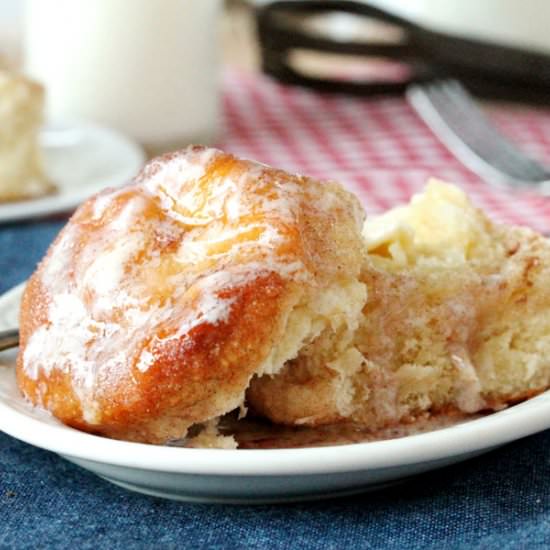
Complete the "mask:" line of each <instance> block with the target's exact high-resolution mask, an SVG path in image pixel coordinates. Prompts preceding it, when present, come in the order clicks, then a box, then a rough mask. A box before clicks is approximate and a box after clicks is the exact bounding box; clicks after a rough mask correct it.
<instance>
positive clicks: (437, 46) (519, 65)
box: [257, 0, 550, 102]
mask: <svg viewBox="0 0 550 550" xmlns="http://www.w3.org/2000/svg"><path fill="white" fill-rule="evenodd" d="M333 12H337V13H338V12H339V13H342V12H343V13H348V14H353V15H356V16H358V17H365V18H369V19H373V20H375V21H380V22H383V23H386V24H391V25H393V26H395V27H397V28H398V29H399V30H400V31H402V32H401V35H402V39H401V40H400V41H399V42H396V43H388V42H386V41H377V40H368V41H367V40H365V41H348V42H346V41H337V40H332V39H330V38H327V37H324V36H320V35H316V34H312V33H309V32H306V31H304V30H303V29H300V28H296V27H295V26H293V25H289V24H288V15H305V16H308V15H318V14H325V13H333ZM285 16H286V17H285ZM257 27H258V33H259V38H260V44H261V50H262V65H263V70H264V71H265V72H266V73H268V74H271V75H272V76H274V77H276V78H278V79H279V80H282V81H284V82H287V83H291V84H300V85H305V86H310V87H313V88H316V89H319V90H325V91H336V92H346V93H354V94H361V95H365V94H379V93H401V92H402V91H403V90H404V89H405V88H406V87H407V86H408V85H409V84H410V83H411V82H419V81H425V80H429V79H431V78H434V77H445V76H453V77H458V78H460V79H461V80H463V81H464V82H466V83H468V84H473V87H474V88H476V87H480V88H483V87H484V85H485V84H486V86H485V87H486V88H487V89H494V90H499V89H501V88H502V87H504V86H506V87H509V88H510V90H518V89H522V88H524V89H528V91H530V92H532V91H533V90H535V91H539V92H540V93H542V96H543V97H546V98H547V99H548V101H549V102H550V94H549V93H548V87H550V56H548V55H545V54H539V53H535V52H531V51H526V50H522V49H518V48H512V47H508V46H501V45H498V44H493V43H489V42H484V41H481V40H474V39H466V38H461V37H457V36H454V35H449V34H445V33H440V32H436V31H432V30H430V29H426V28H424V27H422V26H420V25H418V24H416V23H414V22H412V21H409V20H407V19H405V18H403V17H400V16H398V15H395V14H393V13H389V12H387V11H385V10H383V9H381V8H377V7H375V6H372V5H369V4H368V3H364V2H355V1H351V0H327V1H318V0H279V1H275V2H272V3H270V4H268V5H266V6H264V7H262V8H260V9H259V10H258V12H257ZM295 49H307V50H314V51H319V52H327V53H338V54H351V55H362V56H371V57H372V56H376V57H385V58H387V59H392V60H399V61H401V62H404V63H406V64H407V65H408V66H409V69H410V71H409V76H408V77H407V78H405V79H404V80H403V81H399V82H386V81H378V82H377V81H375V82H372V81H368V82H356V81H352V82H350V81H340V80H332V79H320V78H314V77H311V76H307V75H304V74H301V73H299V72H298V71H297V70H295V69H294V68H293V67H292V66H291V65H290V63H289V60H288V59H289V52H291V51H292V50H295ZM478 85H479V86H478Z"/></svg>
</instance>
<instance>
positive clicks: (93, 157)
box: [0, 124, 145, 223]
mask: <svg viewBox="0 0 550 550" xmlns="http://www.w3.org/2000/svg"><path fill="white" fill-rule="evenodd" d="M40 141H41V144H42V148H43V151H44V161H45V169H46V172H47V174H48V176H49V177H50V179H51V181H52V182H53V183H54V184H55V185H56V187H57V192H56V193H55V194H53V195H48V196H45V197H39V198H36V199H30V200H25V201H17V202H8V203H3V204H0V223H3V222H10V221H15V220H20V219H25V218H32V217H36V216H46V215H49V214H55V213H58V212H65V211H68V210H72V209H74V208H76V207H77V206H78V205H79V204H80V203H81V202H82V201H84V200H85V199H87V198H88V197H89V196H90V195H93V194H94V193H97V192H98V191H101V190H102V189H103V188H105V187H112V186H117V185H121V184H123V183H126V182H127V181H128V180H130V178H132V177H133V176H135V175H136V173H137V172H138V170H139V169H140V168H141V166H142V165H143V163H144V161H145V155H144V153H143V151H142V149H141V148H140V147H139V145H137V144H136V143H134V142H133V141H131V140H130V139H128V138H127V137H126V136H124V135H122V134H120V133H118V132H115V131H114V130H111V129H109V128H103V127H100V126H93V125H89V124H86V125H78V126H71V127H63V128H62V127H52V126H50V127H47V128H44V130H43V131H42V133H41V136H40Z"/></svg>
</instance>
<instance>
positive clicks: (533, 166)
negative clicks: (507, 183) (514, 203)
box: [439, 81, 546, 180]
mask: <svg viewBox="0 0 550 550" xmlns="http://www.w3.org/2000/svg"><path fill="white" fill-rule="evenodd" d="M439 92H440V93H441V94H442V95H443V97H444V98H445V100H447V102H448V104H449V106H448V108H446V109H445V116H447V117H448V119H449V122H452V123H453V125H454V129H455V131H460V134H459V135H460V137H462V138H463V139H464V140H465V141H466V142H467V144H468V145H470V146H471V147H472V148H473V149H474V150H475V152H476V153H477V154H480V155H484V156H485V157H486V160H490V161H492V162H494V163H495V164H496V165H497V166H498V167H499V168H501V169H504V170H505V171H506V172H507V173H509V174H510V175H512V176H514V177H518V178H526V179H534V180H541V179H544V178H545V174H546V173H545V171H544V169H542V167H540V166H539V165H538V164H537V163H535V162H534V161H532V160H531V159H529V158H528V157H527V156H526V155H525V154H523V153H522V152H520V151H519V150H518V149H516V148H515V147H514V146H513V145H512V144H511V143H510V142H509V141H508V140H506V139H505V138H504V137H503V136H502V135H501V134H499V133H498V131H497V130H496V129H495V128H494V127H493V126H492V125H491V124H490V123H489V122H488V121H487V119H486V117H485V115H484V114H483V112H482V111H481V109H479V107H478V106H477V105H476V104H475V102H474V101H473V99H471V97H470V96H469V94H468V92H466V91H465V90H464V88H463V87H462V86H461V85H460V84H459V83H458V82H456V81H455V82H451V83H442V85H441V86H440V87H439ZM443 107H445V106H443Z"/></svg>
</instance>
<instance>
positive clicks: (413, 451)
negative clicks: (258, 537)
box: [0, 286, 550, 503]
mask: <svg viewBox="0 0 550 550" xmlns="http://www.w3.org/2000/svg"><path fill="white" fill-rule="evenodd" d="M21 292H22V287H21V286H20V287H17V288H15V289H12V290H11V291H9V292H8V293H6V294H5V295H4V296H2V297H1V298H0V330H2V329H5V328H7V327H9V326H11V327H13V326H15V323H16V318H17V310H18V308H19V300H20V297H21ZM14 359H15V353H13V352H10V353H4V354H3V355H0V362H1V363H3V364H4V365H7V366H5V367H0V430H3V431H4V432H6V433H7V434H9V435H12V436H13V437H16V438H18V439H20V440H22V441H25V442H27V443H30V444H31V445H36V446H37V447H41V448H43V449H47V450H49V451H53V452H55V453H58V454H60V455H61V456H63V457H64V458H66V459H67V460H70V461H71V462H74V463H75V464H78V465H80V466H82V467H83V468H86V469H88V470H90V471H92V472H94V473H96V474H97V475H99V476H101V477H103V478H105V479H107V480H109V481H111V482H113V483H115V484H117V485H121V486H123V487H126V488H128V489H132V490H135V491H139V492H142V493H146V494H150V495H156V496H162V497H166V498H172V499H178V500H189V501H203V502H231V503H258V502H274V501H291V500H305V499H315V498H323V497H329V496H336V495H342V494H349V493H354V492H359V491H364V490H371V489H375V488H379V487H382V486H384V485H387V484H389V483H392V482H396V481H399V480H403V479H406V478H407V477H410V476H413V475H415V474H419V473H422V472H426V471H428V470H432V469H435V468H439V467H441V466H446V465H448V464H453V463H456V462H460V461H462V460H465V459H467V458H470V457H473V456H476V455H479V454H481V453H484V452H487V451H489V450H491V449H493V448H495V447H497V446H499V445H502V444H504V443H508V442H510V441H514V440H516V439H519V438H521V437H524V436H527V435H530V434H533V433H535V432H538V431H541V430H544V429H546V428H548V427H550V392H546V393H544V394H542V395H540V396H538V397H535V398H533V399H530V400H529V401H526V402H525V403H522V404H520V405H517V406H515V407H511V408H510V409H506V410H503V411H501V412H498V413H495V414H493V415H490V416H486V417H484V418H481V419H477V420H471V421H469V422H465V423H462V424H459V425H455V426H452V427H450V428H444V429H440V430H437V431H433V432H429V433H424V434H420V435H413V436H408V437H404V438H401V439H394V440H390V441H378V442H374V443H358V444H353V445H342V446H331V447H317V448H306V449H279V450H219V449H183V448H176V447H162V446H154V445H142V444H137V443H126V442H122V441H113V440H110V439H105V438H102V437H96V436H93V435H88V434H86V433H83V432H79V431H77V430H74V429H71V428H68V427H66V426H63V425H62V424H60V423H59V422H57V421H56V420H55V419H53V418H51V417H50V416H48V415H46V414H44V413H42V412H39V411H37V410H34V409H31V408H30V407H29V406H28V405H27V404H26V403H25V402H24V400H23V399H22V398H21V397H20V395H19V393H18V391H17V388H16V386H15V378H14V369H13V368H11V366H10V365H13V361H14Z"/></svg>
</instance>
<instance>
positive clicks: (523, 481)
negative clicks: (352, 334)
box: [0, 221, 550, 550]
mask: <svg viewBox="0 0 550 550" xmlns="http://www.w3.org/2000/svg"><path fill="white" fill-rule="evenodd" d="M61 226H62V222H59V221H44V222H39V223H33V224H17V225H8V226H0V291H1V292H3V291H5V290H7V289H9V288H10V287H12V286H13V285H15V284H17V283H19V282H20V281H23V280H24V279H25V278H26V277H28V276H29V274H30V273H31V271H32V270H33V268H34V266H35V265H36V262H37V261H38V260H39V258H40V257H41V256H42V254H43V253H44V251H45V249H46V247H47V245H48V243H49V242H50V241H51V240H52V239H53V237H54V236H55V234H56V233H57V232H58V231H59V229H60V228H61ZM549 449H550V432H546V433H542V434H539V435H536V436H533V437H530V438H527V439H524V440H522V441H519V442H516V443H514V444H511V445H508V446H506V447H503V448H501V449H500V450H497V451H494V452H492V453H489V454H487V455H485V456H482V457H480V458H476V459H473V460H470V461H468V462H465V463H463V464H460V465H457V466H453V467H450V468H446V469H443V470H439V471H436V472H433V473H430V474H427V475H424V476H421V477H418V478H416V479H414V480H413V481H409V482H408V483H406V484H402V485H398V486H396V487H394V488H392V489H389V490H385V491H382V492H378V493H366V494H364V495H360V496H356V497H353V498H343V499H335V500H329V501H324V502H315V503H304V504H297V505H296V504H295V505H273V506H259V507H250V506H242V507H237V506H222V505H198V504H185V503H179V502H171V501H167V500H161V499H157V498H151V497H146V496H142V495H139V494H134V493H130V492H127V491H125V490H123V489H119V488H117V487H115V486H113V485H110V484H109V483H107V482H106V481H103V480H101V479H99V478H97V477H95V476H94V475H92V474H90V473H88V472H86V471H84V470H81V469H79V468H78V467H76V466H73V465H72V464H69V463H68V462H66V461H64V460H63V459H61V458H59V457H57V456H56V455H54V454H52V453H49V452H45V451H42V450H39V449H35V448H33V447H30V446H29V445H26V444H24V443H20V442H18V441H17V440H15V439H12V438H11V437H8V436H5V435H2V434H0V548H108V549H113V550H114V549H118V548H122V549H128V548H190V549H193V550H198V549H200V548H270V549H271V548H289V549H295V548H296V549H298V548H314V549H323V548H334V549H336V548H337V549H344V548H399V549H409V548H411V549H412V548H434V549H441V548H443V549H445V548H499V549H502V550H504V549H508V548H510V549H512V548H514V549H515V548H549V547H550V452H549Z"/></svg>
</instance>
